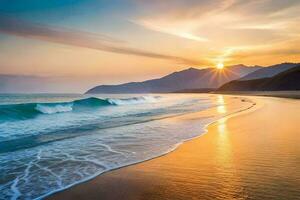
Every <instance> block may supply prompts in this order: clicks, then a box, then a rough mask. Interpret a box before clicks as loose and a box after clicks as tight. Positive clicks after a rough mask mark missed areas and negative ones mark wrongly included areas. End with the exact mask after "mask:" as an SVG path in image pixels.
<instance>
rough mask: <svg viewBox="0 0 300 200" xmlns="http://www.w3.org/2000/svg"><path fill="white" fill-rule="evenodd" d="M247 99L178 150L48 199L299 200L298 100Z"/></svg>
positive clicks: (116, 171) (99, 177)
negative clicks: (252, 105) (244, 107)
mask: <svg viewBox="0 0 300 200" xmlns="http://www.w3.org/2000/svg"><path fill="white" fill-rule="evenodd" d="M247 98H250V99H252V100H253V101H254V102H256V103H257V105H256V106H255V108H252V109H250V110H247V111H245V112H244V113H243V112H242V113H241V114H238V115H236V116H233V117H230V118H227V119H226V118H225V119H221V120H219V121H218V122H216V123H213V124H211V125H210V126H209V127H208V132H207V133H206V134H204V135H202V136H201V137H198V138H196V139H193V140H190V141H188V142H185V143H184V144H182V145H181V146H179V147H178V148H177V149H176V150H175V151H173V152H171V153H169V154H167V155H165V156H161V157H158V158H155V159H152V160H149V161H146V162H143V163H139V164H136V165H132V166H128V167H124V168H120V169H117V170H113V171H110V172H107V173H105V174H102V175H100V176H98V177H96V178H94V179H92V180H91V181H88V182H85V183H82V184H79V185H76V186H74V187H71V188H69V189H67V190H65V191H62V192H59V193H56V194H54V195H52V196H50V198H49V199H116V200H119V199H300V170H299V168H300V148H299V144H300V131H299V129H300V124H299V123H300V101H299V100H293V99H284V98H273V97H247Z"/></svg>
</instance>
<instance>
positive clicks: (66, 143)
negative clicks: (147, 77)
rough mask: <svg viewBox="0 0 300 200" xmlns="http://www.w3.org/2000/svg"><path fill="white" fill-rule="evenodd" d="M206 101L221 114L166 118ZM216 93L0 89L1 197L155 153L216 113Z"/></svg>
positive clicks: (62, 184)
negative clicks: (3, 92)
mask: <svg viewBox="0 0 300 200" xmlns="http://www.w3.org/2000/svg"><path fill="white" fill-rule="evenodd" d="M212 107H218V109H220V112H219V113H220V115H216V116H206V117H202V118H200V119H197V120H190V121H184V120H182V121H176V122H174V121H172V120H165V119H168V118H172V117H175V116H179V115H183V114H187V113H192V112H199V111H203V110H206V109H209V108H212ZM222 107H224V101H222V99H221V100H220V98H218V96H215V95H187V94H180V95H178V94H176V95H175V94H169V95H165V94H164V95H162V94H159V95H143V96H142V95H110V96H108V95H102V96H93V97H91V96H85V95H63V94H61V95H54V94H43V95H0V163H1V166H0V170H1V174H0V199H34V198H39V197H43V196H46V195H48V194H51V193H53V192H54V191H58V190H62V189H64V188H67V187H70V186H71V185H74V184H76V183H79V182H82V181H85V180H88V179H90V178H92V177H94V176H96V175H98V174H100V173H103V172H104V171H107V170H110V169H114V168H117V167H121V166H125V165H128V164H132V163H136V162H140V161H143V160H146V159H150V158H153V157H156V156H159V155H162V154H164V153H166V152H169V151H170V150H172V149H174V147H175V146H176V145H178V144H179V143H181V142H183V141H185V140H187V139H190V138H193V137H195V136H198V135H200V134H201V133H203V132H204V129H205V126H206V125H207V124H208V123H210V122H212V121H214V120H216V119H218V118H219V117H220V116H222V115H223V114H224V112H222V111H223V110H222Z"/></svg>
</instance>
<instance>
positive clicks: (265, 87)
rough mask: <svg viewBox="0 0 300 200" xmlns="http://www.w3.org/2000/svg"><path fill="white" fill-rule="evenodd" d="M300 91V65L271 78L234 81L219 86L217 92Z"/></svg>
mask: <svg viewBox="0 0 300 200" xmlns="http://www.w3.org/2000/svg"><path fill="white" fill-rule="evenodd" d="M284 90H300V65H298V66H296V67H293V68H291V69H288V70H286V71H284V72H281V73H279V74H277V75H275V76H273V77H271V78H262V79H254V80H234V81H231V82H229V83H226V84H224V85H223V86H221V87H220V88H219V89H218V91H284Z"/></svg>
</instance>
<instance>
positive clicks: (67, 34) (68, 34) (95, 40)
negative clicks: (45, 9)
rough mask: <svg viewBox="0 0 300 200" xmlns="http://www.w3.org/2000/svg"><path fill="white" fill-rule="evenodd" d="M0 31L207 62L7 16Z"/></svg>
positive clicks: (0, 19) (113, 50) (180, 60)
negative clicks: (137, 47)
mask: <svg viewBox="0 0 300 200" xmlns="http://www.w3.org/2000/svg"><path fill="white" fill-rule="evenodd" d="M0 32H2V33H5V34H9V35H15V36H21V37H26V38H32V39H37V40H43V41H48V42H54V43H60V44H65V45H72V46H76V47H84V48H90V49H95V50H101V51H106V52H111V53H118V54H125V55H134V56H143V57H148V58H156V59H167V60H171V61H175V62H178V63H184V64H189V65H200V64H207V62H205V61H201V60H195V59H189V58H184V57H180V56H173V55H167V54H161V53H156V52H150V51H146V50H142V49H136V48H132V47H129V46H127V45H125V42H124V41H121V40H118V39H115V38H112V37H109V36H106V35H102V34H98V33H97V34H93V33H88V32H83V31H77V30H70V29H66V28H61V27H59V28H58V27H50V26H45V25H43V24H38V23H29V22H27V21H23V20H19V19H15V18H9V17H7V16H0Z"/></svg>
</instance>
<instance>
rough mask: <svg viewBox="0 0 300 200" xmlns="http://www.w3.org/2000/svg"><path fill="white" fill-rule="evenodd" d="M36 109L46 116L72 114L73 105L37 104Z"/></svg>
mask: <svg viewBox="0 0 300 200" xmlns="http://www.w3.org/2000/svg"><path fill="white" fill-rule="evenodd" d="M35 109H36V110H37V111H39V112H41V113H44V114H54V113H61V112H70V111H72V110H73V104H72V103H61V104H59V103H58V104H37V105H36V107H35Z"/></svg>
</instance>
